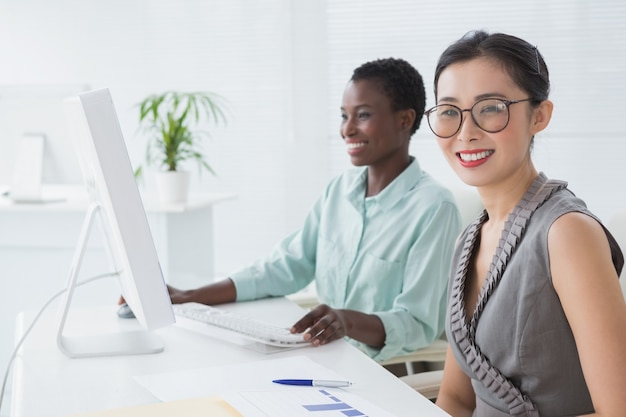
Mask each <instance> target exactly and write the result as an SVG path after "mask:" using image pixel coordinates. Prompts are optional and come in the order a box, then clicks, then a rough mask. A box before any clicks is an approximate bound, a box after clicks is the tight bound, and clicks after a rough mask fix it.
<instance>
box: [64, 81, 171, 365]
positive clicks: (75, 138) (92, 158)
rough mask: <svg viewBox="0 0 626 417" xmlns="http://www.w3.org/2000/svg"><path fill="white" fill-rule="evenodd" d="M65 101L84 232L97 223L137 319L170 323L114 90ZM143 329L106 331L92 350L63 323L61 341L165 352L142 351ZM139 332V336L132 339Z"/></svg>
mask: <svg viewBox="0 0 626 417" xmlns="http://www.w3.org/2000/svg"><path fill="white" fill-rule="evenodd" d="M64 105H65V110H66V112H65V113H66V116H67V121H68V125H69V133H70V137H71V139H72V142H73V146H74V148H75V150H76V152H77V155H78V161H79V165H80V168H81V171H82V173H83V179H84V182H85V186H86V189H87V194H88V196H89V199H90V201H91V206H90V209H89V210H88V212H87V216H86V219H85V224H84V226H83V231H82V233H81V235H88V234H89V233H90V231H91V224H92V222H94V221H96V220H97V221H99V223H100V226H101V228H100V229H101V230H102V233H103V236H104V241H105V247H107V248H108V251H109V255H110V256H109V257H110V259H111V262H112V268H113V270H114V271H115V272H116V276H117V277H118V278H119V283H120V289H121V293H122V295H123V297H124V299H125V300H126V302H127V304H128V305H129V306H130V308H131V309H132V311H133V312H134V314H135V317H136V318H137V320H138V321H139V322H140V323H141V325H142V326H143V328H144V329H145V330H146V331H151V330H154V329H157V328H160V327H163V326H166V325H169V324H171V323H173V322H174V314H173V312H172V306H171V301H170V297H169V294H168V291H167V286H166V284H165V280H164V277H163V273H162V271H161V267H160V264H159V261H158V256H157V252H156V248H155V245H154V242H153V240H152V235H151V233H150V227H149V224H148V220H147V217H146V213H145V210H144V207H143V203H142V200H141V196H140V194H139V189H138V187H137V183H136V181H135V177H134V175H133V169H132V166H131V163H130V159H129V156H128V152H127V149H126V144H125V141H124V137H123V135H122V131H121V128H120V125H119V121H118V118H117V114H116V111H115V107H114V105H113V100H112V98H111V94H110V92H109V90H108V89H100V90H94V91H89V92H86V93H82V94H79V95H78V97H73V98H69V99H67V100H65V103H64ZM86 240H87V239H86V238H84V239H81V242H79V244H78V247H77V251H76V254H75V257H74V261H73V265H72V267H71V268H70V271H78V270H80V263H81V260H82V253H83V252H84V246H85V244H86ZM70 274H72V272H70ZM73 275H74V276H70V279H68V281H69V282H70V284H68V294H67V296H66V305H65V306H64V309H65V314H64V315H63V316H65V315H67V310H68V308H69V304H70V303H71V293H72V290H73V286H75V283H76V281H77V275H78V272H73ZM72 281H74V285H72V284H71V282H72ZM63 320H64V318H62V322H63ZM140 333H141V334H139V335H130V334H118V335H105V336H103V337H102V338H101V339H102V340H99V341H98V342H97V343H96V344H100V345H101V347H100V348H97V349H96V348H93V349H96V350H98V349H99V350H100V351H97V352H83V350H89V349H92V348H89V347H88V345H94V343H93V341H91V342H89V341H86V342H85V343H84V345H82V342H80V341H78V340H72V339H70V338H68V337H66V336H64V335H63V334H62V325H61V326H60V329H59V338H58V341H59V347H60V348H61V350H62V351H64V353H66V354H68V356H99V355H116V354H133V353H151V352H156V351H159V350H162V347H154V346H153V347H147V348H146V349H147V351H145V352H142V351H139V350H141V347H139V346H138V345H139V344H141V343H143V342H141V339H142V338H144V337H145V336H146V334H147V333H148V332H140ZM144 333H145V334H144ZM135 336H137V338H138V340H134V339H133V338H134V337H135ZM131 339H132V340H131ZM147 343H150V342H147ZM103 345H106V346H104V347H102V346H103ZM93 349H92V350H93Z"/></svg>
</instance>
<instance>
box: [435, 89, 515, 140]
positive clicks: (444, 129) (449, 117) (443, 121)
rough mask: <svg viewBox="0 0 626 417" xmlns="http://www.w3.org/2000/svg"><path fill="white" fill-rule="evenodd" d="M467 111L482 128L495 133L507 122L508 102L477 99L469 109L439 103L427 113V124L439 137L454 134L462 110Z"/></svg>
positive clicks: (457, 128) (460, 122)
mask: <svg viewBox="0 0 626 417" xmlns="http://www.w3.org/2000/svg"><path fill="white" fill-rule="evenodd" d="M465 111H469V112H470V113H471V115H472V119H474V123H476V125H477V126H478V127H479V128H481V129H482V130H484V131H486V132H489V133H496V132H499V131H501V130H503V129H504V128H505V127H506V126H507V124H508V123H509V106H508V102H506V101H504V100H500V99H492V98H489V99H484V100H479V101H477V102H476V103H474V105H473V106H472V108H471V109H469V110H461V109H460V108H459V107H457V106H454V105H452V104H440V105H438V106H435V107H433V108H432V109H431V111H430V112H429V113H428V125H429V126H430V129H431V130H432V131H433V133H434V134H435V135H437V136H439V137H441V138H449V137H452V136H454V135H455V134H456V133H457V132H458V131H459V129H460V128H461V124H462V123H463V112H465Z"/></svg>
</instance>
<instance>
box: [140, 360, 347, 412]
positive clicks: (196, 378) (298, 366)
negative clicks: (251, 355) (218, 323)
mask: <svg viewBox="0 0 626 417" xmlns="http://www.w3.org/2000/svg"><path fill="white" fill-rule="evenodd" d="M274 379H335V380H342V381H345V380H346V378H345V377H342V376H341V375H338V374H337V373H336V372H334V371H332V370H330V369H328V368H326V367H324V366H322V365H320V364H319V363H317V362H315V361H313V360H311V359H309V358H308V357H306V356H294V357H289V358H280V359H268V360H262V361H253V362H244V363H237V364H230V365H224V366H212V367H208V368H200V369H190V370H185V371H176V372H166V373H159V374H151V375H143V376H137V377H135V380H137V382H139V383H140V384H141V385H142V386H144V387H145V388H146V389H148V391H150V392H151V393H152V394H153V395H154V396H155V397H157V398H158V399H160V400H161V401H173V400H181V399H185V398H192V397H204V396H209V395H221V394H224V393H226V392H231V391H236V392H241V391H249V390H284V389H285V386H284V385H278V384H275V383H273V382H272V380H274ZM295 388H302V387H295Z"/></svg>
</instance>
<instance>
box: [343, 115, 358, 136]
mask: <svg viewBox="0 0 626 417" xmlns="http://www.w3.org/2000/svg"><path fill="white" fill-rule="evenodd" d="M355 132H356V125H355V124H354V122H353V121H352V119H350V118H347V119H345V120H343V121H342V122H341V128H340V133H341V137H342V138H346V137H350V136H354V134H355Z"/></svg>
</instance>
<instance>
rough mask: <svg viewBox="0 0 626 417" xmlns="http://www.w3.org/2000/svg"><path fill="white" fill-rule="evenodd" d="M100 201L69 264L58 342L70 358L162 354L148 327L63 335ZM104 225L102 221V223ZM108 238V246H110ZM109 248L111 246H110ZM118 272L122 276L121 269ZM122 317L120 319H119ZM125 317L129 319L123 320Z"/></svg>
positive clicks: (92, 209)
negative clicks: (95, 333) (81, 334)
mask: <svg viewBox="0 0 626 417" xmlns="http://www.w3.org/2000/svg"><path fill="white" fill-rule="evenodd" d="M99 210H100V206H99V204H98V203H95V202H94V203H91V205H90V206H89V208H88V210H87V214H86V216H85V220H84V222H83V226H82V229H81V232H80V236H79V240H78V245H77V246H76V249H75V251H74V257H73V260H72V264H71V266H70V272H69V276H68V282H67V288H66V292H65V297H64V301H63V302H62V303H61V314H60V318H59V327H58V331H57V345H58V347H59V349H60V350H61V352H62V353H63V354H64V355H66V356H68V357H70V358H90V357H101V356H122V355H140V354H149V353H159V352H162V351H163V350H164V345H163V342H162V341H161V339H160V338H159V337H157V336H156V335H154V334H153V333H151V332H149V331H147V330H138V331H121V332H117V333H104V334H97V335H89V336H66V335H64V334H63V330H64V329H65V323H66V320H67V316H68V312H69V309H70V305H71V303H72V296H73V294H74V289H75V288H76V287H77V286H79V285H81V284H80V283H78V273H79V271H80V267H81V264H82V261H83V257H84V255H85V250H86V248H87V242H88V240H89V235H90V233H91V228H92V225H93V222H94V219H95V217H96V216H101V215H102V214H101V212H100V211H99ZM101 224H102V223H101ZM104 237H105V239H104V240H105V245H110V244H111V242H108V241H107V239H106V236H104ZM108 249H109V250H110V248H108ZM115 275H119V272H118V273H116V274H115ZM120 320H121V319H120ZM124 320H126V319H124Z"/></svg>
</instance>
